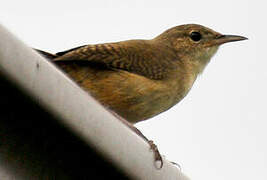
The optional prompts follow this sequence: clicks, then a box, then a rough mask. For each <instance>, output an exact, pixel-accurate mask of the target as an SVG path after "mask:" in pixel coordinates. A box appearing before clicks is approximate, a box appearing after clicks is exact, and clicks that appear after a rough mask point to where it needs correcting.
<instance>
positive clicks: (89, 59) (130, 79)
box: [37, 24, 247, 123]
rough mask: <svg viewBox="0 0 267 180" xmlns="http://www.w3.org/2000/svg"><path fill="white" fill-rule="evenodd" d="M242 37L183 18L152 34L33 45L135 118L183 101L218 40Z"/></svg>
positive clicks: (120, 111)
mask: <svg viewBox="0 0 267 180" xmlns="http://www.w3.org/2000/svg"><path fill="white" fill-rule="evenodd" d="M245 39H247V38H245V37H242V36H234V35H222V34H220V33H218V32H215V31H213V30H211V29H209V28H207V27H204V26H201V25H197V24H187V25H181V26H176V27H173V28H171V29H169V30H167V31H165V32H163V33H162V34H160V35H159V36H157V37H155V38H154V39H151V40H128V41H122V42H115V43H104V44H96V45H85V46H80V47H77V48H73V49H70V50H67V51H64V52H59V53H56V54H50V53H47V52H44V51H41V50H37V51H38V52H39V53H41V54H42V55H43V56H45V57H46V58H48V59H51V61H53V62H54V63H55V64H56V65H58V66H59V67H60V68H62V69H63V71H65V72H66V73H67V74H68V75H69V76H70V77H71V78H72V79H73V80H74V81H76V82H77V83H78V84H79V85H80V86H81V87H82V88H83V89H84V90H86V91H87V92H89V93H90V95H92V96H93V97H95V99H97V100H98V101H99V102H100V103H101V104H103V105H104V106H105V107H107V108H108V109H110V110H112V111H114V112H115V113H117V114H118V115H119V116H121V117H123V118H124V119H126V120H127V121H128V122H130V123H137V122H140V121H143V120H146V119H149V118H152V117H154V116H155V115H157V114H159V113H162V112H164V111H166V110H168V109H169V108H171V107H172V106H174V105H175V104H177V103H178V102H179V101H181V100H182V99H183V98H184V97H185V96H186V94H187V93H188V91H189V90H190V89H191V87H192V85H193V83H194V81H195V80H196V78H197V77H198V75H199V74H200V73H201V72H202V71H203V69H204V68H205V66H206V65H207V64H208V63H209V61H210V59H211V57H212V56H213V55H214V54H215V53H216V51H217V50H218V47H219V46H220V45H221V44H223V43H227V42H232V41H240V40H245Z"/></svg>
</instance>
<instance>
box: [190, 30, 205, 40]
mask: <svg viewBox="0 0 267 180" xmlns="http://www.w3.org/2000/svg"><path fill="white" fill-rule="evenodd" d="M190 38H191V39H192V40H193V41H195V42H197V41H200V40H201V38H202V36H201V34H200V33H199V32H195V31H194V32H191V33H190Z"/></svg>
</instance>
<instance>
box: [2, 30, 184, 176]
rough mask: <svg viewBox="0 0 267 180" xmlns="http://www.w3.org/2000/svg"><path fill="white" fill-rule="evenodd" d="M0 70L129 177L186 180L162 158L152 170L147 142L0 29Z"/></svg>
mask: <svg viewBox="0 0 267 180" xmlns="http://www.w3.org/2000/svg"><path fill="white" fill-rule="evenodd" d="M0 70H1V71H2V72H3V73H4V74H5V75H7V76H8V77H9V78H10V79H12V80H13V81H14V82H15V83H16V84H18V85H19V86H20V87H22V88H23V89H24V90H26V92H28V93H29V94H30V95H31V96H32V97H33V98H34V99H35V100H37V101H39V102H40V104H41V105H43V106H45V107H46V108H47V109H48V110H50V111H51V112H53V113H54V114H56V115H58V116H60V117H61V118H59V119H62V123H64V124H65V125H67V126H68V127H69V128H71V129H72V130H73V131H74V132H75V133H77V134H78V135H79V136H80V137H81V138H83V139H84V140H85V141H86V142H88V143H89V144H91V145H93V146H94V147H95V148H96V149H98V150H99V151H100V152H102V153H103V155H104V156H105V157H107V158H108V159H110V160H111V161H113V162H114V163H115V164H116V165H118V167H120V168H121V169H123V170H124V171H125V172H126V173H127V174H129V175H130V176H131V177H133V178H135V179H145V180H149V179H153V180H161V179H168V180H188V178H187V177H186V176H185V175H183V174H182V173H181V172H180V171H179V169H178V168H177V167H175V166H174V165H172V164H171V163H170V162H168V161H166V160H164V166H163V168H162V169H160V170H158V169H156V168H155V165H154V159H153V157H154V156H153V153H152V152H151V151H149V146H148V144H147V143H145V142H144V141H143V140H142V139H141V138H140V137H139V136H137V135H136V134H135V133H133V132H132V131H131V130H130V129H129V128H127V127H126V126H125V125H124V124H122V123H121V122H119V121H118V120H117V119H116V118H115V117H114V116H113V115H111V114H110V113H109V112H108V111H106V110H105V109H104V108H103V107H102V106H101V105H99V103H98V102H96V101H95V100H94V99H93V98H92V97H90V96H89V95H88V94H87V93H86V92H84V91H83V90H81V89H80V88H79V87H78V86H77V85H76V84H75V83H74V82H73V81H71V80H70V79H69V78H68V77H67V76H66V75H65V74H64V73H62V72H61V71H60V70H58V69H57V68H56V67H55V66H54V65H53V64H51V63H50V62H48V61H47V60H45V59H44V58H42V57H41V56H40V55H39V54H37V53H36V52H34V51H33V50H32V49H31V48H29V47H27V46H26V45H25V44H24V43H22V42H21V41H19V40H18V39H17V38H16V37H14V36H13V35H12V34H11V33H9V32H8V31H7V30H6V29H5V28H4V27H3V26H1V25H0Z"/></svg>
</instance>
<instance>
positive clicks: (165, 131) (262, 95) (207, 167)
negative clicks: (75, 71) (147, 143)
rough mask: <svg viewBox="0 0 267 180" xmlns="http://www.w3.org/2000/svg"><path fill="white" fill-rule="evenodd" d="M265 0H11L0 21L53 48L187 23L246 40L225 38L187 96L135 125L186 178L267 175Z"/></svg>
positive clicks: (146, 34)
mask: <svg viewBox="0 0 267 180" xmlns="http://www.w3.org/2000/svg"><path fill="white" fill-rule="evenodd" d="M265 7H266V5H265V4H264V1H257V0H255V1H250V2H249V1H248V0H236V1H232V0H231V1H230V0H224V1H214V0H202V1H170V0H164V1H155V0H154V1H152V0H147V1H141V0H139V1H137V0H135V1H134V0H132V1H125V0H117V1H111V0H107V1H104V0H98V1H81V0H75V1H52V0H46V1H33V0H29V1H14V0H9V1H5V2H2V3H1V6H0V23H2V24H3V25H5V26H6V27H7V28H8V29H9V30H11V31H12V32H13V33H14V34H15V35H16V36H18V37H19V38H20V39H21V40H23V41H24V42H25V43H26V44H28V45H29V46H32V47H36V48H39V49H43V50H47V51H51V52H57V51H61V50H65V49H68V48H72V47H75V46H79V45H83V44H95V43H101V42H112V41H121V40H127V39H149V38H153V37H155V36H157V35H158V34H160V33H162V32H163V31H165V30H166V29H168V28H170V27H173V26H176V25H180V24H185V23H197V24H202V25H205V26H208V27H210V28H212V29H214V30H216V31H218V32H221V33H225V34H236V35H243V36H246V37H248V38H249V41H243V42H236V43H229V44H226V45H223V46H222V47H221V48H220V49H219V51H218V53H217V54H216V55H215V57H213V59H212V60H211V62H210V64H209V65H208V67H207V68H206V70H205V71H204V73H203V74H202V75H201V76H200V78H199V79H198V80H197V82H196V83H195V85H194V86H193V88H192V90H191V91H190V93H189V94H188V95H187V97H186V98H185V99H184V100H183V101H182V102H180V103H179V104H178V105H176V106H175V107H173V108H172V109H171V110H169V111H167V112H165V113H162V114H161V115H159V116H157V117H155V118H153V119H151V120H148V121H146V122H143V123H139V124H138V125H137V126H138V127H139V128H140V129H141V130H142V131H143V133H144V134H145V135H147V136H148V137H149V138H150V139H153V140H154V141H155V143H156V144H157V145H158V147H159V149H160V151H161V153H162V154H164V155H165V156H166V158H167V159H169V160H171V161H174V162H177V163H179V164H180V165H181V166H182V171H183V172H184V173H185V174H187V175H188V176H189V177H190V178H191V179H205V180H214V179H216V180H225V179H227V180H236V179H242V180H251V179H257V180H266V179H267V173H266V172H267V131H266V129H267V123H266V120H267V109H266V100H267V96H266V92H267V85H266V82H267V70H266V65H267V63H266V52H265V51H266V45H265V43H266V34H267V33H266V32H267V28H266V23H265V21H266V20H265V18H266V15H267V13H266V8H265Z"/></svg>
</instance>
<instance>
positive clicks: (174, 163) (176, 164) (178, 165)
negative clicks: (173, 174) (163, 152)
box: [171, 162, 182, 171]
mask: <svg viewBox="0 0 267 180" xmlns="http://www.w3.org/2000/svg"><path fill="white" fill-rule="evenodd" d="M171 163H172V164H173V165H175V166H177V167H178V168H179V170H180V171H181V170H182V168H181V166H180V164H178V163H176V162H171Z"/></svg>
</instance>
